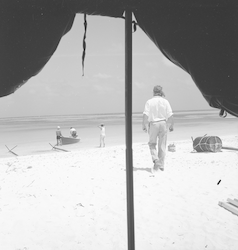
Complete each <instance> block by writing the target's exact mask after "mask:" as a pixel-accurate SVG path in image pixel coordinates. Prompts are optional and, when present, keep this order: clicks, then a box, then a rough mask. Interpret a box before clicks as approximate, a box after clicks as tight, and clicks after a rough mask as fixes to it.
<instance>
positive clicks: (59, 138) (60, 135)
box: [56, 126, 62, 146]
mask: <svg viewBox="0 0 238 250" xmlns="http://www.w3.org/2000/svg"><path fill="white" fill-rule="evenodd" d="M56 141H57V146H62V134H61V131H60V126H58V127H57V130H56Z"/></svg>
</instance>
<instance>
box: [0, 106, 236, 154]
mask: <svg viewBox="0 0 238 250" xmlns="http://www.w3.org/2000/svg"><path fill="white" fill-rule="evenodd" d="M174 120H175V127H174V132H171V133H169V135H168V141H177V140H191V139H192V138H196V137H199V136H203V135H205V134H207V135H216V136H220V137H222V136H225V135H237V134H238V123H237V118H236V117H233V116H230V115H228V116H227V117H226V118H221V117H219V111H218V110H215V109H214V110H209V111H204V110H200V111H198V110H196V111H177V112H174ZM101 123H104V124H105V126H106V144H107V145H119V144H124V143H125V115H124V114H89V115H80V114H75V115H60V116H54V115H52V116H31V117H11V118H0V151H1V150H3V149H4V150H5V145H8V146H9V147H13V146H15V145H24V144H32V145H33V146H34V145H36V144H37V143H43V142H44V143H45V144H46V143H47V144H48V143H52V144H55V142H56V140H55V131H56V128H57V126H60V127H61V131H62V134H63V135H64V136H68V135H69V129H70V127H75V128H76V130H77V131H78V134H79V138H80V139H81V141H80V143H79V144H78V145H77V146H78V147H95V146H96V145H98V144H99V132H100V131H99V129H98V127H97V126H98V125H99V124H101ZM141 123H142V114H141V113H134V114H133V116H132V130H133V142H135V143H137V142H144V143H147V141H148V135H147V134H146V133H144V132H143V131H142V129H141ZM0 156H1V152H0Z"/></svg>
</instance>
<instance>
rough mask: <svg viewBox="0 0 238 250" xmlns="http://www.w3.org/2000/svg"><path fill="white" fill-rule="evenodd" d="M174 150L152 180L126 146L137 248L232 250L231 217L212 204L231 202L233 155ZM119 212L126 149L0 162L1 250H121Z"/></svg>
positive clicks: (235, 223) (237, 244) (237, 168)
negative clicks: (130, 161)
mask: <svg viewBox="0 0 238 250" xmlns="http://www.w3.org/2000/svg"><path fill="white" fill-rule="evenodd" d="M237 140H238V139H237V137H226V138H222V141H223V145H225V146H233V147H238V145H237ZM175 144H176V152H174V153H172V152H168V153H167V158H166V166H165V171H164V172H159V173H158V174H157V175H156V176H155V177H153V176H152V175H151V174H150V172H149V171H150V168H151V166H152V163H151V158H150V154H149V150H148V146H147V145H146V144H142V143H138V144H135V145H134V146H133V156H134V160H133V162H134V171H133V173H134V205H135V246H136V250H158V249H166V250H170V249H178V250H185V249H188V250H191V249H192V250H194V249H197V250H201V249H214V250H228V249H231V250H234V249H238V216H236V215H234V214H232V213H231V212H229V211H227V210H226V209H224V208H222V207H220V206H219V205H218V202H219V201H226V200H227V198H231V199H234V198H238V181H237V180H238V178H237V177H238V164H237V163H238V153H237V152H238V151H232V150H223V152H219V153H191V152H192V150H193V149H192V143H191V141H181V142H176V143H175ZM219 180H221V181H220V183H219V185H218V182H219ZM126 213H127V209H126V172H125V146H113V147H108V148H107V147H106V148H94V149H82V150H80V151H74V152H70V153H67V152H56V151H52V153H50V154H39V155H29V156H20V157H14V156H10V157H8V158H3V159H0V249H2V250H94V249H103V250H124V249H127V215H126Z"/></svg>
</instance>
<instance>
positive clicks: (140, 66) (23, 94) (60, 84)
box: [0, 14, 211, 117]
mask: <svg viewBox="0 0 238 250" xmlns="http://www.w3.org/2000/svg"><path fill="white" fill-rule="evenodd" d="M87 21H88V28H87V38H86V43H87V48H86V58H85V70H84V76H82V73H83V72H82V59H81V57H82V52H83V46H82V41H83V35H84V26H83V22H84V20H83V15H82V14H78V15H77V17H76V19H75V21H74V25H73V27H72V29H71V30H70V31H69V32H68V33H67V34H66V35H65V36H64V37H63V38H62V40H61V42H60V44H59V46H58V48H57V50H56V52H55V54H54V55H53V57H52V58H51V59H50V61H49V62H48V63H47V64H46V66H45V67H44V68H43V70H42V71H41V72H40V73H39V74H38V75H36V76H35V77H32V78H31V79H30V80H29V81H28V82H27V83H26V84H25V85H23V86H22V87H21V88H20V89H18V90H17V91H16V92H15V93H14V94H12V95H10V96H7V97H2V98H0V117H14V116H39V115H66V114H91V113H96V114H100V113H123V112H124V109H125V105H124V103H125V66H124V65H125V55H124V54H125V52H124V51H125V49H124V47H125V31H124V30H125V21H124V20H123V19H118V18H109V17H100V16H87ZM157 84H159V85H161V86H163V89H164V92H165V94H166V98H167V99H168V100H169V101H170V103H171V106H172V108H173V110H175V111H178V110H198V109H211V108H210V107H209V105H208V103H207V102H206V101H205V99H204V98H203V96H202V94H201V93H200V91H199V90H198V88H197V87H196V85H195V83H194V82H193V81H192V79H191V77H190V75H188V74H187V73H186V72H184V71H183V70H182V69H180V68H178V67H177V66H175V65H173V64H172V63H171V62H170V61H168V60H167V59H166V58H165V57H164V56H163V55H162V53H161V52H160V51H159V49H158V48H157V47H156V46H155V45H154V43H153V42H152V41H151V40H150V39H149V38H148V37H147V35H146V34H145V33H144V32H143V31H142V30H141V29H140V28H139V27H138V28H137V31H136V32H135V33H133V112H142V111H143V108H144V104H145V102H146V100H147V99H148V98H150V97H151V96H152V89H153V86H154V85H157Z"/></svg>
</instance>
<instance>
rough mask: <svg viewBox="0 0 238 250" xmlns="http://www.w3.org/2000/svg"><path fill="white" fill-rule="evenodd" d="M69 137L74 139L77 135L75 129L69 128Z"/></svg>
mask: <svg viewBox="0 0 238 250" xmlns="http://www.w3.org/2000/svg"><path fill="white" fill-rule="evenodd" d="M69 132H70V135H71V136H72V137H74V138H76V137H77V136H78V135H77V131H76V129H75V128H73V127H71V128H70V131H69Z"/></svg>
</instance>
